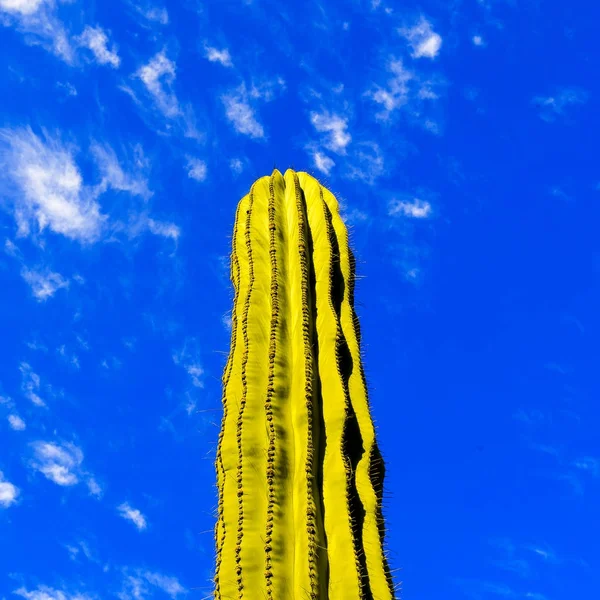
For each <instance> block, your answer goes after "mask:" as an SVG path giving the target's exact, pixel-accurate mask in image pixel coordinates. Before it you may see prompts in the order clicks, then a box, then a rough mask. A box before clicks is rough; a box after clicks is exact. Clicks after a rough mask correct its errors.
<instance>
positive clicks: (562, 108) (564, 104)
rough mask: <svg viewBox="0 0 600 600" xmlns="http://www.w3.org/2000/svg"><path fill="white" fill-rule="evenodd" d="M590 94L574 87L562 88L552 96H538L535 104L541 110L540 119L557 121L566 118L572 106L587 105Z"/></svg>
mask: <svg viewBox="0 0 600 600" xmlns="http://www.w3.org/2000/svg"><path fill="white" fill-rule="evenodd" d="M587 99H588V93H587V92H586V91H585V90H582V89H580V88H574V87H570V88H569V87H567V88H562V89H560V90H558V91H557V93H556V94H554V95H552V96H536V97H535V98H534V99H533V101H532V102H533V104H536V105H537V106H539V108H540V118H542V119H543V120H544V121H548V122H551V121H555V120H556V118H557V117H562V116H564V114H565V112H566V110H567V109H568V108H569V107H570V106H574V105H578V104H585V103H586V102H587Z"/></svg>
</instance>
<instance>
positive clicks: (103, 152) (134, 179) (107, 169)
mask: <svg viewBox="0 0 600 600" xmlns="http://www.w3.org/2000/svg"><path fill="white" fill-rule="evenodd" d="M90 152H91V154H92V156H93V158H94V160H95V161H96V165H97V167H98V170H99V171H100V174H101V176H102V180H101V181H100V183H99V184H98V185H97V186H95V193H96V194H102V193H104V192H105V191H106V190H108V189H113V190H116V191H122V192H127V193H129V194H132V195H133V196H141V197H142V198H144V199H145V200H147V199H148V198H150V197H151V196H152V192H151V191H150V190H149V189H148V181H147V179H146V177H145V176H144V175H143V173H142V172H140V170H139V168H138V170H137V172H128V173H126V172H125V171H123V168H122V166H121V163H120V161H119V159H118V158H117V155H116V153H115V151H114V150H113V149H112V148H111V147H110V146H109V145H108V144H106V143H104V144H101V143H99V142H96V141H94V142H92V143H91V145H90ZM136 154H137V155H138V160H137V163H138V164H140V163H141V165H142V167H143V166H144V160H143V158H140V155H141V154H142V151H141V149H140V148H136Z"/></svg>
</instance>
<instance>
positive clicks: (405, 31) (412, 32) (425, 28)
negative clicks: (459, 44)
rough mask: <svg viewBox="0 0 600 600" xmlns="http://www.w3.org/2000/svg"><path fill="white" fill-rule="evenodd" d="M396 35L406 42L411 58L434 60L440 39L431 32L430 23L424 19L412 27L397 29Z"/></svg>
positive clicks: (439, 46) (439, 45) (440, 42)
mask: <svg viewBox="0 0 600 600" xmlns="http://www.w3.org/2000/svg"><path fill="white" fill-rule="evenodd" d="M398 33H400V35H402V36H403V37H405V38H406V39H407V40H408V43H409V44H410V45H411V47H412V49H413V51H412V57H413V58H422V57H426V58H435V57H436V56H437V54H438V52H439V50H440V48H441V46H442V37H441V36H440V35H439V34H437V33H435V32H434V31H433V29H432V27H431V23H430V22H429V21H428V20H427V19H425V18H424V17H421V18H420V20H419V22H418V23H417V24H416V25H414V27H409V28H400V29H398Z"/></svg>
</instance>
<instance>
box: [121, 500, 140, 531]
mask: <svg viewBox="0 0 600 600" xmlns="http://www.w3.org/2000/svg"><path fill="white" fill-rule="evenodd" d="M117 510H118V511H119V513H120V515H121V516H122V517H123V518H124V519H127V520H129V521H131V522H132V523H133V524H134V525H135V526H136V527H137V528H138V529H139V530H140V531H142V530H144V529H146V527H147V523H146V517H144V515H143V514H142V513H141V512H140V511H139V510H138V509H137V508H132V507H131V506H130V505H129V503H128V502H123V504H120V505H119V506H117Z"/></svg>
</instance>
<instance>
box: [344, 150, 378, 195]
mask: <svg viewBox="0 0 600 600" xmlns="http://www.w3.org/2000/svg"><path fill="white" fill-rule="evenodd" d="M385 169H386V167H385V160H384V157H383V152H382V151H381V148H380V147H379V144H378V143H377V142H373V141H370V140H364V141H361V142H358V143H356V144H353V148H352V152H351V154H350V156H349V159H348V161H347V163H346V168H345V172H344V177H345V178H347V179H353V180H360V181H363V182H364V183H366V184H367V185H373V184H374V183H375V180H376V179H378V178H379V177H381V176H382V175H383V174H384V173H385Z"/></svg>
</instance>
